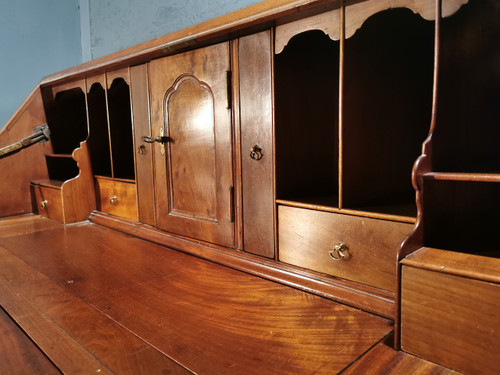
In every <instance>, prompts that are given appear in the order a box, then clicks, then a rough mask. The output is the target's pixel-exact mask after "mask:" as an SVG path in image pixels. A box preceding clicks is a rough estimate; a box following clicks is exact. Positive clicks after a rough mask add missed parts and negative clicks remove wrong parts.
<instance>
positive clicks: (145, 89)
mask: <svg viewBox="0 0 500 375" xmlns="http://www.w3.org/2000/svg"><path fill="white" fill-rule="evenodd" d="M130 81H131V85H130V89H131V99H132V114H133V120H134V140H135V145H136V150H135V155H136V156H135V160H136V173H135V175H136V183H137V200H138V202H137V203H138V209H139V220H140V221H141V222H143V223H146V224H150V225H155V224H156V221H155V200H154V199H155V197H154V178H153V147H152V146H151V143H146V142H143V141H142V140H141V138H142V137H143V136H148V137H151V123H150V117H149V85H148V66H147V65H145V64H144V65H138V66H134V67H131V68H130Z"/></svg>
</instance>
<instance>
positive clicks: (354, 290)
mask: <svg viewBox="0 0 500 375" xmlns="http://www.w3.org/2000/svg"><path fill="white" fill-rule="evenodd" d="M90 220H91V221H92V222H94V223H96V224H99V225H102V226H105V227H108V228H112V229H115V230H118V231H120V232H124V233H127V234H129V235H132V236H134V237H138V238H142V239H145V240H147V241H152V242H154V243H157V244H160V245H163V246H167V247H170V248H173V249H177V250H180V251H182V252H185V253H187V254H191V255H194V256H196V257H199V258H202V259H206V260H209V261H211V262H215V263H217V264H221V265H224V266H227V267H230V268H233V269H236V270H240V271H243V272H246V273H249V274H251V275H255V276H257V277H262V278H265V279H269V280H273V281H275V282H278V283H281V284H283V285H287V286H290V287H293V288H297V289H299V290H303V291H305V292H308V293H312V294H315V295H318V296H321V297H324V298H328V299H331V300H333V301H337V302H340V303H343V304H346V305H349V306H353V307H356V308H358V309H361V310H363V311H368V312H371V313H374V314H376V315H380V316H383V317H386V318H388V319H394V317H395V315H394V314H395V302H394V301H395V293H394V292H389V291H387V290H382V289H379V288H374V287H371V286H368V285H363V284H360V283H357V282H353V281H350V280H345V279H340V278H332V277H330V276H328V275H325V274H321V273H317V272H311V271H310V270H306V269H304V268H300V267H295V266H291V265H288V264H286V263H283V262H278V263H277V262H275V261H272V260H268V259H266V258H263V257H261V256H256V255H252V254H245V253H242V252H241V251H235V250H230V249H227V248H224V247H221V246H216V245H213V244H206V243H205V244H204V243H201V242H200V241H196V240H190V239H187V238H182V237H179V236H175V235H172V234H169V233H166V232H163V231H161V230H158V229H155V228H151V226H149V225H145V224H141V223H137V222H131V221H127V220H124V219H122V218H119V217H117V216H112V215H108V214H105V213H102V212H94V213H93V214H92V215H91V217H90Z"/></svg>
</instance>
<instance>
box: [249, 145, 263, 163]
mask: <svg viewBox="0 0 500 375" xmlns="http://www.w3.org/2000/svg"><path fill="white" fill-rule="evenodd" d="M262 156H263V155H262V148H260V147H259V145H255V146H253V147H252V148H251V149H250V157H251V158H252V159H253V160H260V159H262Z"/></svg>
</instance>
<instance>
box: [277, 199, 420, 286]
mask: <svg viewBox="0 0 500 375" xmlns="http://www.w3.org/2000/svg"><path fill="white" fill-rule="evenodd" d="M278 229H279V260H280V261H282V262H285V263H289V264H293V265H296V266H301V267H304V268H308V269H311V270H314V271H318V272H323V273H327V274H330V275H333V276H337V277H341V278H345V279H349V280H353V281H357V282H360V283H363V284H367V285H371V286H374V287H377V288H381V289H385V290H389V291H396V270H397V252H398V250H399V247H400V245H401V242H402V241H403V239H404V238H405V236H406V235H407V234H408V233H409V232H410V230H411V229H412V225H411V224H407V223H399V222H393V221H387V220H379V219H372V218H366V217H358V216H351V215H344V214H338V213H330V212H322V211H314V210H308V209H303V208H295V207H286V206H280V207H279V209H278ZM341 243H343V244H344V245H345V247H344V248H343V249H342V248H340V252H339V251H338V250H335V249H334V248H335V246H336V245H339V244H341ZM335 258H337V259H335Z"/></svg>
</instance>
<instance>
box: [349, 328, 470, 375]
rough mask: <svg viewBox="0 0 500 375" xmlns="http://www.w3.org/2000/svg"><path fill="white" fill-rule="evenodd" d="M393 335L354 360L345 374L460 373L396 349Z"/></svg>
mask: <svg viewBox="0 0 500 375" xmlns="http://www.w3.org/2000/svg"><path fill="white" fill-rule="evenodd" d="M392 340H393V339H392V337H389V338H388V339H387V340H384V341H383V342H381V343H379V344H377V345H376V346H375V347H374V348H373V349H371V350H370V351H368V352H367V353H366V354H365V355H363V356H362V357H361V358H360V359H358V360H357V361H356V362H354V363H353V364H352V365H351V366H350V367H349V368H348V369H347V370H346V371H344V372H342V374H344V375H358V374H385V375H391V374H393V375H400V374H412V375H460V373H459V372H456V371H453V370H450V369H448V368H445V367H442V366H440V365H437V364H435V363H432V362H429V361H426V360H424V359H421V358H418V357H415V356H412V355H409V354H407V353H404V352H401V351H397V350H394V349H393V348H392Z"/></svg>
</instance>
